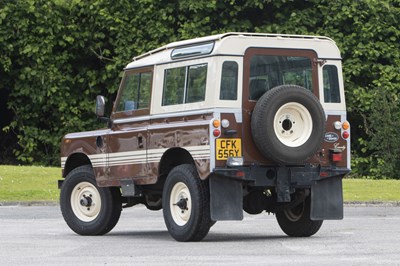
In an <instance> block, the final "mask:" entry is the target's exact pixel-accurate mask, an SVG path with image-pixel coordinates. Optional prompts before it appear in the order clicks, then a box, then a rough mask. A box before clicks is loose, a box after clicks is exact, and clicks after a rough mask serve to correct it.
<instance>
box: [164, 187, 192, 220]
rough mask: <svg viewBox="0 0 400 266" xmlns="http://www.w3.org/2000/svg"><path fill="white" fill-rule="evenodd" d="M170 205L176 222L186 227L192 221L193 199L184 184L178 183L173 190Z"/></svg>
mask: <svg viewBox="0 0 400 266" xmlns="http://www.w3.org/2000/svg"><path fill="white" fill-rule="evenodd" d="M169 204H170V206H169V207H170V210H171V216H172V219H173V220H174V222H175V223H176V224H177V225H179V226H184V225H185V224H186V223H187V222H188V221H189V219H190V214H191V210H192V199H191V196H190V191H189V188H188V187H187V186H186V185H185V184H184V183H183V182H178V183H176V184H175V185H174V187H173V188H172V190H171V196H170V200H169Z"/></svg>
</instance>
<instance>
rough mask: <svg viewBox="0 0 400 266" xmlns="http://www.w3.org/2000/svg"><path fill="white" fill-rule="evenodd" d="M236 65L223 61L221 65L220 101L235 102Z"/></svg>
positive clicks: (232, 62)
mask: <svg viewBox="0 0 400 266" xmlns="http://www.w3.org/2000/svg"><path fill="white" fill-rule="evenodd" d="M237 86H238V64H237V63H236V62H235V61H225V62H224V63H223V64H222V74H221V87H220V94H219V99H220V100H237Z"/></svg>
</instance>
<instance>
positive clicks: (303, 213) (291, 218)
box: [276, 197, 323, 237]
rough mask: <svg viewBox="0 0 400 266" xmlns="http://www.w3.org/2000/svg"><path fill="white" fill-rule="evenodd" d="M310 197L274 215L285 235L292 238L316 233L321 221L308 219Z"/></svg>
mask: <svg viewBox="0 0 400 266" xmlns="http://www.w3.org/2000/svg"><path fill="white" fill-rule="evenodd" d="M310 202H311V201H310V197H308V198H307V199H306V200H305V201H304V202H303V203H301V204H299V205H297V206H296V207H294V208H292V209H285V210H283V211H279V212H277V213H276V220H277V221H278V224H279V226H280V228H281V229H282V231H283V232H285V234H287V235H288V236H292V237H308V236H312V235H314V234H315V233H317V232H318V230H319V229H320V228H321V226H322V222H323V221H322V220H319V221H313V220H311V219H310V205H311V203H310Z"/></svg>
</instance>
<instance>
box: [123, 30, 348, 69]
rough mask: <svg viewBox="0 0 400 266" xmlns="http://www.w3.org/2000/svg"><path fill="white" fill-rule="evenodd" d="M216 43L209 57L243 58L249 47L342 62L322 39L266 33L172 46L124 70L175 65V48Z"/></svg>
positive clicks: (136, 60)
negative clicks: (309, 52)
mask: <svg viewBox="0 0 400 266" xmlns="http://www.w3.org/2000/svg"><path fill="white" fill-rule="evenodd" d="M207 42H215V46H214V49H213V51H212V52H211V54H210V55H218V54H229V55H237V56H243V55H244V53H245V51H246V49H247V48H249V47H260V48H262V47H264V48H287V49H311V50H314V51H315V52H316V53H317V55H318V57H319V58H322V59H341V56H340V52H339V49H338V47H337V46H336V44H335V42H334V41H333V40H332V39H330V38H328V37H324V36H309V35H288V34H268V33H245V32H229V33H224V34H217V35H211V36H206V37H201V38H195V39H190V40H184V41H178V42H173V43H170V44H167V45H164V46H162V47H160V48H157V49H155V50H152V51H149V52H147V53H145V54H142V55H140V56H137V57H134V58H133V61H132V62H131V63H129V64H128V65H127V66H126V68H128V69H129V68H137V67H143V66H150V65H156V64H162V63H167V62H172V61H174V60H173V59H172V58H171V52H172V50H173V49H175V48H178V47H185V46H192V45H196V44H201V43H207Z"/></svg>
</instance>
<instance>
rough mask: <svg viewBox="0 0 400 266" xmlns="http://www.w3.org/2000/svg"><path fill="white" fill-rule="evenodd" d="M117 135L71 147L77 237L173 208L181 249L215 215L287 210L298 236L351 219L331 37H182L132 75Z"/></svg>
mask: <svg viewBox="0 0 400 266" xmlns="http://www.w3.org/2000/svg"><path fill="white" fill-rule="evenodd" d="M104 106H105V100H104V97H102V96H98V97H97V103H96V113H97V115H98V116H99V117H102V118H103V119H105V120H108V123H107V124H108V127H107V128H106V129H101V130H96V131H90V132H81V133H72V134H68V135H66V136H65V137H64V139H63V141H62V144H61V165H62V169H63V177H64V178H65V180H60V182H59V186H60V188H61V196H60V204H61V210H62V214H63V216H64V219H65V221H66V222H67V224H68V225H69V227H70V228H71V229H72V230H73V231H75V232H76V233H78V234H82V235H99V234H105V233H107V232H109V231H110V230H111V229H112V228H113V227H114V226H115V225H116V223H117V222H118V219H119V217H120V214H121V210H122V207H131V206H134V205H136V204H144V205H146V206H147V208H148V209H150V210H160V209H163V214H164V220H165V223H166V226H167V228H168V231H169V233H170V234H171V235H172V237H173V238H175V239H176V240H178V241H198V240H201V239H203V238H204V237H205V236H206V235H207V233H208V231H209V229H210V227H211V226H212V225H213V224H214V223H215V221H220V220H241V219H243V210H244V211H246V212H247V213H250V214H258V213H261V212H263V211H266V212H269V213H275V214H276V218H277V221H278V223H279V225H280V227H281V228H282V230H283V231H284V232H285V233H286V234H287V235H289V236H311V235H313V234H315V233H316V232H317V231H318V230H319V228H320V227H321V225H322V221H323V220H326V219H342V217H343V197H342V178H343V177H344V176H345V175H346V174H347V173H349V171H350V138H349V135H350V129H349V127H350V125H349V123H348V122H347V121H346V106H345V95H344V88H343V78H342V66H341V57H340V52H339V50H338V48H337V46H336V45H335V43H334V42H333V41H332V40H331V39H329V38H326V37H319V36H294V35H274V34H253V33H227V34H220V35H214V36H208V37H204V38H198V39H193V40H187V41H180V42H176V43H171V44H168V45H166V46H163V47H161V48H159V49H156V50H153V51H151V52H148V53H146V54H144V55H141V56H139V57H136V58H134V59H133V61H132V62H131V63H130V64H128V65H127V66H126V68H125V69H124V76H123V79H122V82H121V85H120V88H119V92H118V96H117V98H116V100H115V104H114V107H113V110H112V113H111V116H110V117H109V118H104Z"/></svg>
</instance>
